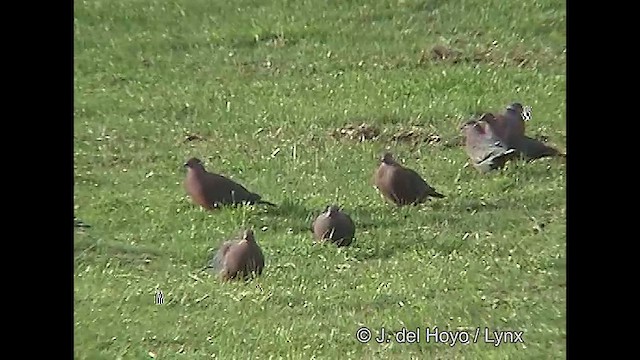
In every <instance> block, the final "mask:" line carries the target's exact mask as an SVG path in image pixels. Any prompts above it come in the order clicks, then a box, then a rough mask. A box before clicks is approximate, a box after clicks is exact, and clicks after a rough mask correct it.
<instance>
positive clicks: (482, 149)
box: [461, 114, 516, 174]
mask: <svg viewBox="0 0 640 360" xmlns="http://www.w3.org/2000/svg"><path fill="white" fill-rule="evenodd" d="M485 117H486V114H485V115H483V117H481V118H480V119H479V120H471V121H468V122H466V123H465V124H464V125H463V126H462V128H461V130H462V132H463V133H464V135H465V152H466V153H467V156H469V160H470V161H471V165H473V167H474V168H475V169H476V170H478V172H480V173H483V174H484V173H487V172H489V171H491V170H495V169H499V168H501V167H503V166H504V164H505V163H506V162H507V160H509V159H511V158H512V157H513V156H514V155H515V153H516V150H514V149H509V148H507V147H506V146H505V145H504V144H503V143H502V141H501V140H500V139H499V138H498V137H497V136H496V135H495V134H494V133H493V131H492V128H491V126H489V124H488V123H487V122H486V121H485V120H483V119H484V118H485Z"/></svg>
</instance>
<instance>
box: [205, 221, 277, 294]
mask: <svg viewBox="0 0 640 360" xmlns="http://www.w3.org/2000/svg"><path fill="white" fill-rule="evenodd" d="M205 269H213V270H214V271H215V272H216V273H217V274H219V275H220V277H221V278H222V280H225V281H226V280H231V279H235V278H247V277H249V276H251V275H252V274H256V275H261V274H262V270H263V269H264V254H263V253H262V249H260V245H258V243H257V242H256V239H255V236H254V234H253V230H251V229H247V230H244V231H243V232H242V236H241V238H240V239H239V240H238V239H233V240H229V241H225V242H224V243H223V244H222V245H221V246H220V248H219V249H218V251H217V252H216V254H215V256H214V257H213V259H212V260H211V261H210V262H209V264H208V265H207V267H205Z"/></svg>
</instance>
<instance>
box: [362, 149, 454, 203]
mask: <svg viewBox="0 0 640 360" xmlns="http://www.w3.org/2000/svg"><path fill="white" fill-rule="evenodd" d="M374 183H375V186H376V188H378V190H379V191H380V192H381V193H382V195H383V196H384V197H385V198H386V199H388V200H389V201H391V202H393V203H394V204H396V205H397V206H404V205H410V204H411V205H418V204H421V203H424V202H425V201H426V200H427V199H428V198H429V197H435V198H443V197H445V196H444V195H442V194H440V193H438V192H437V191H436V190H435V189H434V188H432V187H431V186H430V185H429V184H427V182H426V181H424V179H423V178H422V177H421V176H420V175H419V174H418V173H417V172H415V171H413V170H412V169H409V168H407V167H404V166H402V165H400V164H398V163H397V162H396V161H395V160H394V159H393V155H392V154H391V153H389V152H387V153H385V154H384V155H383V156H382V159H381V163H380V166H379V167H378V170H377V171H376V173H375V175H374Z"/></svg>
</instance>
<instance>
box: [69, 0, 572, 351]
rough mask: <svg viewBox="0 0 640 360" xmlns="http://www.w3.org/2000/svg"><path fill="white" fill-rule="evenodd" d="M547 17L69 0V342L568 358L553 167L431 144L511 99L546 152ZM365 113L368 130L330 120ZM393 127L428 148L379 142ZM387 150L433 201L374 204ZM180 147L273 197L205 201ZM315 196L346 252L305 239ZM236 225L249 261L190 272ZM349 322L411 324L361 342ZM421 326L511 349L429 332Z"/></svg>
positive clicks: (505, 8) (494, 7) (557, 16)
mask: <svg viewBox="0 0 640 360" xmlns="http://www.w3.org/2000/svg"><path fill="white" fill-rule="evenodd" d="M565 17H566V9H565V5H564V2H561V1H552V0H525V1H521V2H509V1H498V0H485V1H481V0H460V1H449V2H446V1H416V0H404V1H403V0H399V1H365V0H358V1H355V0H354V1H335V0H334V1H328V0H325V1H322V0H318V1H311V0H298V1H286V0H277V1H257V0H239V1H230V2H227V1H210V0H184V1H179V2H177V1H151V0H130V1H124V0H114V1H100V0H95V1H76V2H75V80H74V83H75V129H74V144H75V191H74V197H75V214H76V216H78V218H80V219H81V220H82V221H84V222H86V223H88V224H90V225H92V227H91V228H89V229H87V230H86V231H84V232H78V233H77V234H76V237H75V285H74V288H75V311H74V315H75V320H74V321H75V343H74V350H75V355H76V358H78V359H92V360H94V359H98V360H99V359H120V358H121V359H148V358H150V356H149V355H148V353H149V352H150V351H151V352H154V353H156V354H157V358H158V359H209V358H217V359H246V358H253V359H279V358H280V359H310V358H316V359H328V358H335V359H387V358H389V359H454V358H456V359H505V358H510V359H556V358H564V357H565V355H566V327H565V321H566V315H565V306H566V304H565V301H566V300H565V299H566V297H565V291H566V258H565V250H566V246H565V238H566V222H565V209H566V199H565V186H564V184H565V171H566V170H565V166H564V164H563V163H562V162H560V161H557V160H540V161H537V162H534V163H530V164H525V163H522V162H514V163H511V164H509V166H508V167H507V168H505V169H504V170H502V171H497V172H494V173H491V174H487V175H484V176H482V175H480V174H478V173H476V172H475V170H473V169H472V168H471V167H463V166H464V164H465V162H466V160H467V157H466V155H465V153H464V151H463V150H462V148H460V147H450V146H444V143H445V141H444V140H446V139H450V138H455V137H456V136H457V127H458V125H459V124H460V122H461V121H462V120H463V119H466V118H468V117H469V116H470V115H471V114H473V113H475V112H477V111H481V110H485V111H501V109H502V108H503V107H504V106H506V105H507V104H508V103H510V102H512V101H520V102H522V103H524V104H525V105H531V106H532V108H533V119H532V122H531V123H530V124H529V125H528V126H529V127H528V130H527V132H528V133H529V134H530V135H532V136H541V135H544V136H546V137H547V138H548V141H549V142H550V143H552V144H555V145H557V146H558V147H560V148H562V149H564V145H565V139H566V138H565V135H564V134H565V125H564V124H565V59H566V57H565V46H566V45H565V44H566V41H565V28H564V27H565ZM437 45H440V46H443V47H446V48H448V49H451V51H452V52H454V53H455V54H454V55H452V56H451V57H448V58H446V59H436V58H434V57H433V56H432V52H431V49H432V48H433V47H434V46H437ZM362 122H365V123H367V124H368V125H370V126H374V127H376V128H377V129H378V130H379V131H380V132H381V135H380V136H379V137H378V138H376V139H372V140H367V141H358V140H351V139H348V138H335V137H332V136H330V133H331V132H332V131H334V130H335V129H337V128H341V127H344V126H346V125H349V124H354V125H359V124H360V123H362ZM409 129H415V131H416V134H417V135H418V138H417V139H418V140H419V139H420V136H424V137H427V136H431V135H434V134H435V135H438V136H440V137H441V138H442V139H443V141H440V142H438V143H434V144H429V143H426V142H425V143H420V142H418V141H417V140H415V139H414V140H415V141H394V140H392V135H393V134H395V133H396V132H398V131H403V130H405V131H407V130H409ZM190 134H191V135H193V134H196V135H198V136H200V137H202V140H195V141H190V142H185V141H184V139H185V137H186V136H187V135H190ZM385 149H391V150H392V151H393V152H394V153H395V154H396V156H397V158H399V159H400V160H402V161H403V162H404V163H405V164H406V165H408V166H410V167H412V168H413V169H415V170H417V171H418V172H420V173H421V174H423V176H424V177H425V178H426V179H427V181H428V182H429V183H430V184H431V185H433V186H434V187H435V188H436V189H438V190H439V191H440V192H442V193H444V194H446V195H447V198H445V199H442V200H436V201H432V202H431V203H429V204H426V205H424V206H421V207H417V208H413V207H411V208H403V209H396V208H394V207H393V206H390V205H388V204H386V203H385V202H384V201H383V200H382V199H381V198H380V196H379V195H378V194H377V192H376V191H375V190H374V189H373V187H372V185H371V177H372V174H373V172H374V170H375V168H376V167H377V164H378V160H377V159H378V157H379V155H380V154H381V153H382V152H383V151H384V150H385ZM190 156H198V157H200V158H202V159H203V161H204V162H205V165H206V166H207V168H208V169H209V170H211V171H216V172H220V173H223V174H226V175H229V176H231V177H232V178H234V179H236V180H238V181H239V182H241V183H242V184H244V185H246V186H247V187H248V188H249V189H250V190H253V191H256V192H259V193H261V194H262V195H263V196H264V198H265V199H266V200H269V201H273V202H276V203H278V204H280V205H281V206H280V207H279V208H278V209H275V210H268V209H265V208H262V207H244V208H243V207H241V208H237V209H226V210H223V211H219V212H205V211H202V210H200V209H199V208H197V207H196V206H193V205H192V204H191V203H190V201H189V200H188V199H186V197H185V193H184V190H183V188H182V185H181V182H182V179H183V177H184V169H183V168H182V167H181V165H182V163H183V162H184V161H185V160H186V159H187V158H188V157H190ZM328 203H338V204H340V205H341V206H343V207H344V208H345V210H346V211H347V212H348V213H350V214H351V215H352V217H353V219H354V221H355V222H356V224H357V226H358V230H357V240H356V242H355V243H354V245H353V246H351V247H350V248H346V249H337V248H335V247H332V246H318V245H313V244H312V240H311V235H310V233H309V232H308V231H307V230H306V229H307V227H308V224H309V221H310V220H311V217H312V215H313V214H316V213H317V212H318V211H320V210H322V208H323V207H324V206H326V205H327V204H328ZM542 224H544V226H541V225H542ZM248 226H253V227H254V228H256V229H257V230H258V231H257V233H256V236H257V240H258V242H259V243H260V244H261V246H262V248H263V251H264V253H265V256H266V260H267V266H266V269H265V272H264V274H263V276H262V277H260V278H259V279H256V280H253V281H250V282H246V283H244V282H232V283H227V284H223V283H221V282H219V281H217V279H216V278H214V277H211V276H209V275H207V274H205V273H200V272H198V270H199V269H200V268H201V267H202V266H203V265H204V264H205V263H206V261H207V260H208V257H209V256H210V254H211V251H212V249H213V248H215V247H216V246H217V245H218V244H219V243H220V242H221V241H222V240H224V239H226V238H228V237H229V236H231V235H233V234H235V233H237V232H238V231H239V230H240V229H241V228H243V227H248ZM260 229H262V230H260ZM256 284H259V285H260V286H259V287H258V286H257V285H256ZM157 288H159V289H161V290H163V292H164V294H165V304H164V305H161V306H160V305H154V294H155V291H156V289H157ZM360 326H368V327H371V328H380V327H385V328H386V329H387V330H393V331H396V330H400V329H401V328H403V327H407V328H413V329H415V328H416V327H421V328H422V337H423V339H421V340H422V341H421V342H420V343H418V344H398V343H394V342H391V343H386V344H377V343H370V344H366V345H363V344H360V343H358V342H357V341H356V339H355V336H354V334H355V332H356V330H357V329H358V328H359V327H360ZM435 326H438V327H439V329H441V330H452V331H453V330H456V329H466V330H467V331H470V332H472V333H473V331H474V329H475V328H476V327H483V328H484V327H488V328H490V329H491V330H514V331H523V332H524V333H523V339H524V341H525V342H524V344H502V345H500V346H498V347H495V346H493V345H492V344H485V343H477V344H469V345H456V346H453V347H451V346H449V345H446V344H433V343H426V342H425V341H424V328H425V327H431V328H433V327H435ZM481 341H482V339H481Z"/></svg>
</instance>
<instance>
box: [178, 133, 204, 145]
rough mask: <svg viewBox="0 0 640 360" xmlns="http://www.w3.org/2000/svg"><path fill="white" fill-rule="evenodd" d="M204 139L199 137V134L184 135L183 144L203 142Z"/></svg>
mask: <svg viewBox="0 0 640 360" xmlns="http://www.w3.org/2000/svg"><path fill="white" fill-rule="evenodd" d="M203 140H204V137H202V136H200V135H198V134H185V135H184V140H182V142H184V143H188V142H192V141H203Z"/></svg>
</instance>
